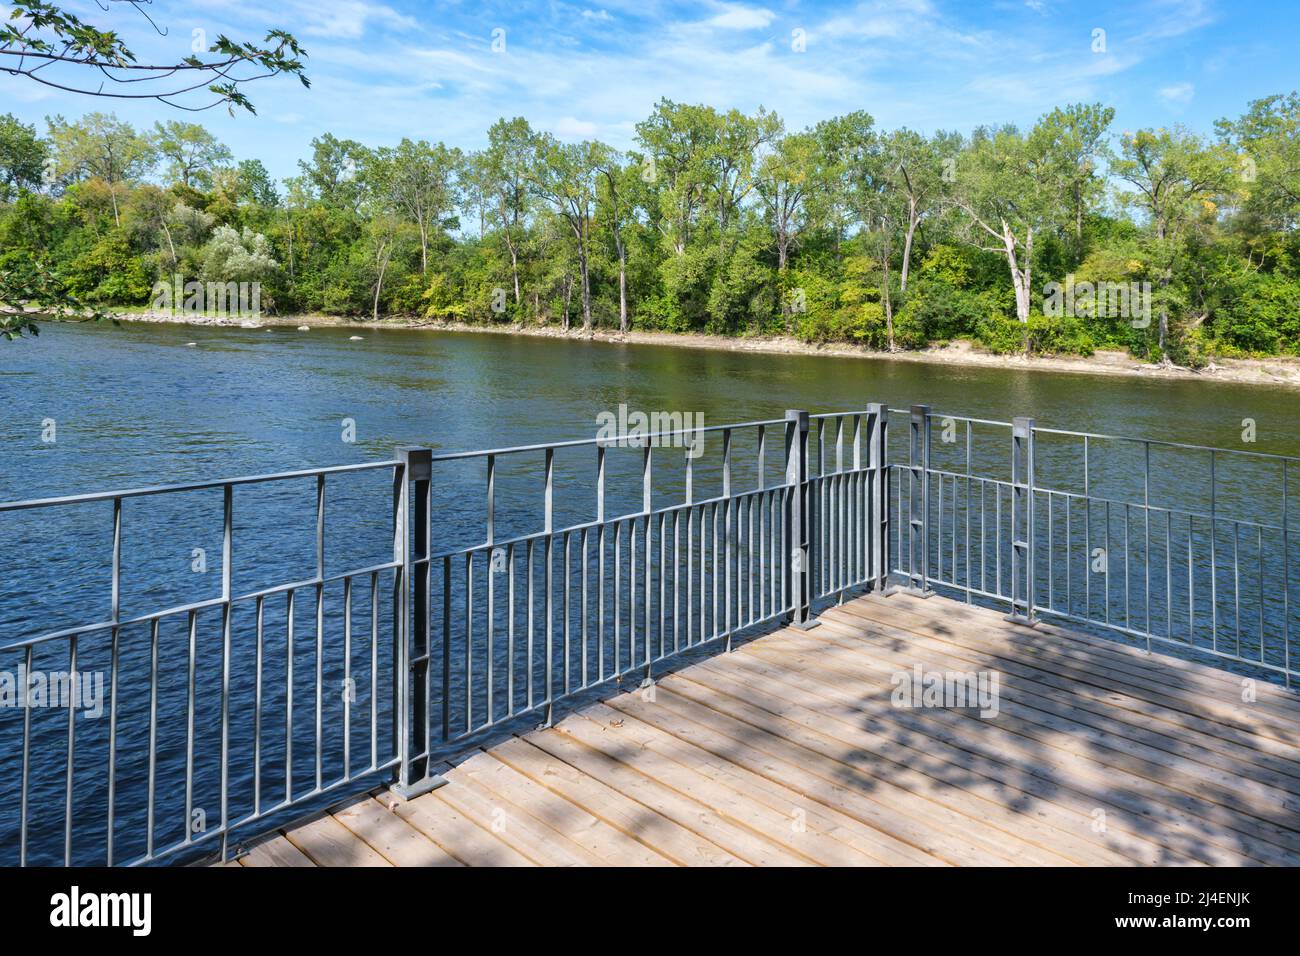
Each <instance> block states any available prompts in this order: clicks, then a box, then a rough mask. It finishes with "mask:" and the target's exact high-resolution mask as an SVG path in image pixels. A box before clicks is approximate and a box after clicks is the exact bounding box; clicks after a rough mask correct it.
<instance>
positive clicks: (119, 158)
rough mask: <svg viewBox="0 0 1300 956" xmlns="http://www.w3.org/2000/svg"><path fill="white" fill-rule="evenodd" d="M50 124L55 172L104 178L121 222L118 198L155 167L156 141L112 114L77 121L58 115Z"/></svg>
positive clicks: (72, 177)
mask: <svg viewBox="0 0 1300 956" xmlns="http://www.w3.org/2000/svg"><path fill="white" fill-rule="evenodd" d="M48 123H49V129H50V141H51V143H52V144H53V146H54V157H55V165H54V172H55V174H56V175H57V176H59V177H62V178H64V179H66V180H69V181H72V182H77V181H80V180H84V179H86V178H88V177H92V176H93V177H96V178H98V179H100V180H103V182H104V183H105V184H106V185H107V187H108V192H109V196H110V198H111V199H112V205H113V222H114V223H115V224H117V225H121V223H122V215H121V210H120V208H119V203H118V197H119V196H120V195H121V193H122V192H123V190H125V189H126V188H127V187H129V186H130V185H131V184H132V183H135V182H138V181H139V180H140V179H142V178H143V177H144V176H145V175H147V174H148V173H149V172H150V171H151V170H152V169H153V167H154V163H155V162H156V161H157V154H156V152H155V150H154V147H153V144H152V143H150V142H149V139H148V138H147V137H145V136H142V135H140V134H139V133H138V132H136V130H135V128H134V127H132V126H131V124H130V123H123V122H122V121H120V120H119V119H118V118H117V117H116V116H114V115H112V114H111V113H109V114H105V113H90V114H88V115H86V116H84V117H82V118H81V119H80V120H78V121H77V122H75V123H69V122H67V121H66V120H64V119H63V117H62V116H56V117H54V119H52V120H49V121H48Z"/></svg>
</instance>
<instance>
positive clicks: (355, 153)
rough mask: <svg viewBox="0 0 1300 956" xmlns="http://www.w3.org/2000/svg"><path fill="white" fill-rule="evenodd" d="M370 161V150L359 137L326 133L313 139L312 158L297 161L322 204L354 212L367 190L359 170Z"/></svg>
mask: <svg viewBox="0 0 1300 956" xmlns="http://www.w3.org/2000/svg"><path fill="white" fill-rule="evenodd" d="M370 160H371V152H370V150H368V149H366V147H364V146H362V145H361V144H360V143H358V142H357V141H356V140H354V139H339V138H338V137H336V136H334V135H333V134H332V133H326V134H325V135H324V136H318V137H316V138H315V139H313V140H312V141H311V160H310V161H305V160H301V159H300V160H298V168H299V169H301V170H302V172H303V176H304V177H305V179H306V181H307V184H308V185H309V186H310V187H311V188H312V189H313V190H314V191H315V193H316V195H317V196H318V197H319V198H320V200H321V202H322V203H324V204H325V205H326V206H330V207H333V208H335V209H342V210H347V211H349V212H352V213H355V212H357V210H358V209H359V208H360V205H361V200H362V198H363V191H364V187H363V185H362V183H361V181H360V179H359V173H360V171H361V170H362V169H363V168H365V166H366V164H367V163H368V162H369V161H370Z"/></svg>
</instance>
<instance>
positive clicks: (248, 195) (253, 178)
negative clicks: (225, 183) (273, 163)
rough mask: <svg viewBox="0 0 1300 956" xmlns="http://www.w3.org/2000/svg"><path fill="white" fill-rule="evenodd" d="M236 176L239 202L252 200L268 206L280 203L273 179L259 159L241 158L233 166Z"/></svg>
mask: <svg viewBox="0 0 1300 956" xmlns="http://www.w3.org/2000/svg"><path fill="white" fill-rule="evenodd" d="M235 173H236V176H237V182H236V187H235V189H236V198H237V199H239V201H240V202H254V203H257V204H258V205H259V206H266V207H268V208H270V207H273V206H278V205H279V204H280V193H279V191H278V190H277V189H276V188H275V180H273V179H272V178H271V174H270V173H269V172H267V170H266V167H265V166H263V165H262V161H261V160H260V159H245V160H241V161H240V163H239V165H238V166H236V167H235Z"/></svg>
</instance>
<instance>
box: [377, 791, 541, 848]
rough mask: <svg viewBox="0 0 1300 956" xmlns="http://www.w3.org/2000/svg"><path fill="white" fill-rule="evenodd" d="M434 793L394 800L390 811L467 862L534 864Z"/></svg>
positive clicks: (436, 792)
mask: <svg viewBox="0 0 1300 956" xmlns="http://www.w3.org/2000/svg"><path fill="white" fill-rule="evenodd" d="M440 789H446V788H445V787H443V788H440ZM437 794H438V791H437V790H434V791H433V792H432V793H426V794H424V795H423V796H421V797H416V798H415V799H414V800H410V801H407V802H406V803H397V804H394V805H393V812H394V813H395V814H397V815H398V816H399V817H401V818H402V819H403V820H405V821H406V822H407V823H409V824H410V825H411V826H413V827H415V829H417V830H419V831H420V832H421V833H423V834H424V835H425V836H427V837H428V838H429V839H430V840H432V841H433V842H434V843H436V844H438V845H439V846H440V847H442V848H443V849H444V850H446V851H447V852H448V853H449V854H451V855H452V856H453V857H455V858H456V859H458V860H460V862H462V863H464V864H465V865H466V866H536V865H537V864H536V863H535V861H533V860H531V859H529V858H528V857H526V856H524V855H523V854H522V853H520V852H519V851H518V850H516V849H515V848H514V847H512V846H510V845H509V844H508V843H505V842H503V841H502V840H499V839H498V838H497V837H496V836H495V835H494V834H493V833H492V832H491V831H490V830H485V829H483V828H482V827H480V826H478V825H477V824H476V823H474V821H473V820H471V819H470V818H468V817H466V816H465V815H464V814H463V813H461V812H460V811H459V810H457V809H456V808H455V807H454V806H453V805H451V804H448V803H446V802H444V801H442V800H439V799H438V798H437Z"/></svg>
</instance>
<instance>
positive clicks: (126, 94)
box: [0, 0, 311, 114]
mask: <svg viewBox="0 0 1300 956" xmlns="http://www.w3.org/2000/svg"><path fill="white" fill-rule="evenodd" d="M10 6H11V7H12V8H13V9H12V12H11V13H10V15H9V22H8V23H4V24H0V73H8V74H9V75H11V76H21V77H25V78H27V79H30V80H32V81H34V82H36V83H40V84H42V85H44V86H49V87H52V88H54V89H57V90H63V91H65V92H72V93H83V94H85V95H87V96H104V97H110V98H113V99H125V100H158V101H159V102H161V103H165V104H167V105H168V106H174V107H177V108H179V109H185V110H206V109H212V108H213V107H214V106H222V105H224V106H225V107H226V108H227V109H228V110H229V111H230V112H231V113H232V114H233V113H234V110H235V108H236V107H240V108H242V109H246V110H248V111H249V112H250V113H252V112H256V111H255V110H254V109H253V104H252V103H251V102H250V101H249V99H248V97H247V95H245V93H244V92H243V89H242V88H243V87H244V86H245V85H246V84H248V83H251V82H254V81H256V80H260V79H265V78H267V77H273V76H279V75H281V74H288V75H290V76H297V77H298V79H299V80H300V81H301V82H302V85H303V86H310V85H311V83H310V82H309V81H308V79H307V75H306V72H305V67H304V65H303V62H302V60H301V59H300V57H305V56H306V55H307V54H306V53H305V52H304V51H303V49H302V48H301V47H300V46H299V45H298V41H297V40H295V39H294V37H293V36H292V34H289V33H286V32H284V31H283V30H272V31H270V32H269V33H267V34H266V36H265V38H264V39H263V40H262V42H261V43H251V42H237V41H235V40H231V39H230V38H229V37H226V36H224V35H221V36H218V37H217V39H216V42H214V43H213V44H212V45H211V46H208V44H207V41H206V38H205V37H203V36H202V31H199V33H197V34H196V35H195V36H194V39H193V42H192V44H191V49H192V51H193V52H192V53H191V55H190V56H187V57H184V58H183V59H181V60H178V61H175V62H170V63H160V64H146V63H139V62H137V60H136V56H135V54H134V53H133V52H131V50H130V48H129V47H127V45H126V43H125V41H124V40H122V38H121V37H120V36H119V35H118V33H117V31H115V30H103V29H100V28H98V27H96V26H93V25H92V24H89V23H86V22H84V21H82V20H81V19H79V18H78V17H76V16H75V15H73V14H71V13H67V12H65V11H64V10H63V9H61V8H60V7H59V6H58V5H56V4H54V3H49V2H46V0H11V2H10ZM129 6H130V7H131V8H132V9H133V10H134V11H135V12H137V13H141V14H142V15H143V16H144V17H145V19H146V21H147V22H148V24H149V26H150V27H152V28H153V29H154V30H157V31H158V32H160V33H163V34H164V35H165V34H166V31H165V30H159V29H158V27H157V25H156V24H155V23H154V22H153V20H152V19H151V18H150V17H149V15H148V14H147V13H145V12H144V10H143V9H142V5H141V4H139V3H138V2H135V0H133V2H131V3H130V4H129ZM101 9H103V10H105V11H107V10H108V9H110V8H109V7H108V6H107V5H101ZM118 9H124V7H121V6H119V7H118ZM106 79H107V80H108V81H109V82H110V83H113V84H118V85H117V86H110V87H106V86H105V82H104V81H105V80H106Z"/></svg>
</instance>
